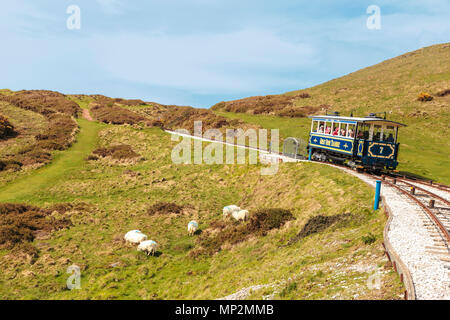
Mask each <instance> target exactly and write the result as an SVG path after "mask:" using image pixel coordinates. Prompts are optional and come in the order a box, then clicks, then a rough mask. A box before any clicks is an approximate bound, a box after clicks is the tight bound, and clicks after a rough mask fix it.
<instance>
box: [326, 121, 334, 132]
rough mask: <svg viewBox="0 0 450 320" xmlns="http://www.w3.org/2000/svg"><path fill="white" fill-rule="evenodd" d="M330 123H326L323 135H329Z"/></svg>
mask: <svg viewBox="0 0 450 320" xmlns="http://www.w3.org/2000/svg"><path fill="white" fill-rule="evenodd" d="M332 126H333V125H332V123H331V122H326V123H325V134H331V127H332Z"/></svg>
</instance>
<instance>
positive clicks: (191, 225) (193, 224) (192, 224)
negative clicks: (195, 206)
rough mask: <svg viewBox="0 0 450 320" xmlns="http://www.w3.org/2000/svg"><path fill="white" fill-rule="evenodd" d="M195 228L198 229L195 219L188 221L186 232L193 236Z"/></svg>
mask: <svg viewBox="0 0 450 320" xmlns="http://www.w3.org/2000/svg"><path fill="white" fill-rule="evenodd" d="M197 230H198V223H197V222H196V221H191V222H189V223H188V232H189V235H190V236H193V235H194V233H195V232H196V231H197Z"/></svg>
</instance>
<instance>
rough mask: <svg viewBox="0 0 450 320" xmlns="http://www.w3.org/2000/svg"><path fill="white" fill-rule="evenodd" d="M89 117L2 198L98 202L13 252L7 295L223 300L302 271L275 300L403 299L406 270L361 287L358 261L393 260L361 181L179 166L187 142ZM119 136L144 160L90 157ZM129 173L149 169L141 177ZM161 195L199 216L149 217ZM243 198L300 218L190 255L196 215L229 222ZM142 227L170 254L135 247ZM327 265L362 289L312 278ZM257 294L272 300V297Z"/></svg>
mask: <svg viewBox="0 0 450 320" xmlns="http://www.w3.org/2000/svg"><path fill="white" fill-rule="evenodd" d="M79 123H80V127H81V130H80V133H79V136H78V139H77V142H76V143H75V144H74V145H73V147H72V148H71V149H68V150H67V151H64V152H62V153H61V154H58V155H57V157H55V159H54V161H53V163H52V164H50V165H48V166H46V167H44V168H42V169H39V170H37V171H35V172H34V173H33V174H31V175H30V176H29V177H27V178H23V179H19V180H17V181H16V182H15V183H13V184H10V185H8V186H6V187H5V188H4V189H2V190H0V195H1V196H0V200H1V201H14V202H27V203H30V204H37V205H44V206H47V205H50V204H52V203H60V202H72V203H86V204H87V205H88V207H90V208H91V209H90V210H89V211H88V212H85V211H80V210H74V211H73V212H69V213H68V214H67V215H68V216H69V217H70V218H71V220H72V222H73V224H74V225H73V226H72V227H71V228H70V229H68V230H61V231H58V232H55V233H53V234H52V235H51V236H50V237H49V238H47V239H39V240H35V241H34V245H35V246H36V247H38V248H39V249H40V255H39V258H38V259H37V260H36V262H35V263H33V264H32V265H30V264H29V263H27V262H26V257H25V258H24V257H23V256H22V255H20V254H16V253H14V252H2V253H1V254H0V267H1V268H2V273H1V274H0V298H4V299H17V298H19V299H43V298H45V299H189V298H191V299H213V298H219V297H222V296H225V295H228V294H231V293H233V292H235V291H237V290H239V289H241V288H243V287H247V286H251V285H255V284H268V283H273V282H279V281H283V280H286V279H288V278H289V277H293V276H294V275H295V276H296V279H298V283H297V285H296V287H295V286H294V285H292V286H291V287H290V289H289V290H287V291H286V292H285V293H284V294H283V296H281V295H278V296H277V295H276V296H275V297H278V298H283V299H293V298H306V299H311V298H314V299H323V298H332V297H333V296H335V295H336V292H335V291H339V292H338V294H339V296H338V298H348V299H350V298H354V297H358V298H367V299H375V298H376V299H396V298H398V297H399V295H400V294H401V291H402V285H401V284H400V282H399V280H398V276H397V275H396V274H394V273H386V274H383V285H384V286H383V289H382V290H380V291H379V292H372V291H370V290H368V289H367V288H366V287H364V286H363V285H361V284H364V278H367V277H368V276H369V273H365V272H362V273H361V272H360V273H355V272H349V273H348V274H347V271H346V270H350V269H351V267H352V265H354V263H355V259H356V258H355V257H358V261H359V263H362V264H367V265H369V266H372V267H375V268H377V269H380V268H382V267H383V266H384V265H385V263H386V262H387V260H386V258H385V256H384V251H383V247H382V245H381V242H382V230H383V226H384V223H385V218H384V215H383V214H382V213H381V212H376V213H374V212H373V211H372V210H371V209H370V208H371V205H372V204H371V199H372V197H373V190H372V189H371V188H370V187H368V186H366V185H365V184H364V183H363V182H361V181H359V180H358V179H356V178H354V177H352V176H349V175H345V174H343V173H342V172H340V171H339V170H336V169H334V168H331V167H327V166H320V165H316V164H309V163H304V164H283V165H281V166H280V170H279V172H278V173H277V174H276V175H274V176H261V175H260V174H259V169H260V166H259V165H257V166H249V165H174V164H172V163H171V160H170V152H171V150H172V148H173V146H174V145H175V144H176V142H173V141H170V136H169V135H167V134H165V133H163V132H162V131H161V130H159V129H134V128H131V127H127V126H111V125H100V124H97V123H95V122H87V121H84V120H79ZM119 143H121V144H130V145H131V146H132V147H133V149H134V150H135V151H136V152H138V153H139V154H141V155H142V156H143V157H144V160H143V161H141V162H138V163H123V164H118V163H113V162H108V161H107V160H102V161H90V162H87V161H85V158H86V156H87V155H88V154H89V153H90V152H91V151H92V150H93V148H94V147H95V146H97V145H98V146H108V145H112V144H119ZM129 170H131V171H134V172H138V173H140V175H138V176H133V175H129V174H128V171H129ZM162 178H164V179H162ZM157 201H169V202H175V203H177V204H180V205H184V206H187V211H186V212H185V213H183V214H181V215H178V216H177V215H156V216H149V215H147V213H146V208H148V206H150V205H151V204H153V203H155V202H157ZM231 203H236V204H238V205H240V206H242V207H244V208H248V209H250V210H253V209H256V208H260V207H269V208H270V207H280V208H285V209H289V210H291V211H292V213H293V215H294V216H295V218H296V220H294V221H291V222H289V223H287V224H286V225H285V226H284V227H283V228H282V229H280V230H274V231H271V232H270V233H269V234H268V235H266V236H257V237H256V236H255V237H252V238H251V239H249V240H247V241H245V242H243V243H241V244H239V245H236V246H234V247H225V248H223V250H222V251H221V252H219V253H218V254H216V255H214V256H211V257H210V256H202V257H199V258H198V259H193V258H191V257H190V256H189V251H190V250H191V249H194V248H195V247H196V246H197V245H198V244H197V243H196V241H195V237H189V236H188V235H187V230H186V226H187V223H188V222H189V221H190V220H193V219H195V220H197V221H199V223H200V228H201V229H203V230H205V229H207V228H208V226H209V225H210V223H211V222H213V221H215V220H219V219H222V213H221V209H222V207H223V206H224V205H228V204H231ZM344 212H351V213H352V214H354V219H352V220H351V221H347V222H346V223H343V224H338V225H335V226H332V227H331V228H330V229H327V230H326V231H325V232H323V233H320V234H317V235H313V236H310V237H308V238H305V239H303V240H301V241H299V242H297V243H296V244H294V245H291V246H287V247H282V245H284V244H286V242H287V241H288V240H289V239H290V238H291V237H293V236H295V235H296V234H297V233H298V231H299V230H300V229H301V227H302V226H303V225H304V224H305V223H306V221H307V220H308V218H309V217H312V216H314V215H317V214H327V215H332V214H338V213H344ZM136 228H138V229H140V230H142V231H143V232H145V233H146V234H147V235H148V236H149V238H150V239H153V240H156V241H157V242H158V243H159V244H160V245H161V249H160V252H161V255H160V256H159V257H147V256H146V255H144V254H142V253H139V252H137V250H136V248H135V247H127V246H125V245H124V243H123V241H122V238H123V235H124V233H126V232H127V231H128V230H131V229H136ZM368 233H372V234H374V235H375V237H376V241H375V242H374V243H372V244H370V245H366V244H364V243H363V242H362V240H361V239H362V236H364V235H367V234H368ZM24 259H25V260H24ZM72 263H74V264H77V265H79V266H80V267H81V272H82V279H81V285H82V289H81V290H74V291H68V290H65V289H64V288H65V283H66V280H67V278H68V276H69V275H67V274H66V268H67V267H68V266H69V265H70V264H72ZM337 263H339V267H338V266H337ZM112 264H117V267H111V265H112ZM317 270H323V271H322V272H323V273H324V274H325V275H329V276H330V277H340V279H345V281H347V282H348V283H350V284H351V285H349V286H348V288H347V289H342V290H338V286H339V284H338V283H337V282H334V283H333V284H332V285H331V286H330V284H329V280H327V279H328V278H327V276H322V277H315V278H314V279H312V278H309V276H308V279H309V280H308V281H306V280H302V279H304V276H303V274H305V275H308V274H311V273H314V274H315V273H316V272H317ZM30 271H31V272H32V275H31V276H30V273H29V272H30ZM342 272H344V274H341V273H342ZM237 275H238V276H237ZM6 283H8V285H6ZM311 283H313V284H314V285H315V286H316V287H315V289H312V287H311ZM294 287H295V288H294ZM280 292H281V291H280ZM306 292H309V293H311V295H310V296H308V295H307V294H306ZM253 295H254V296H255V297H257V298H261V295H262V292H255V293H253ZM335 298H336V297H335Z"/></svg>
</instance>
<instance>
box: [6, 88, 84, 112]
mask: <svg viewBox="0 0 450 320" xmlns="http://www.w3.org/2000/svg"><path fill="white" fill-rule="evenodd" d="M0 100H3V101H6V102H8V103H10V104H12V105H15V106H16V107H19V108H22V109H26V110H31V111H34V112H37V113H40V114H42V115H49V114H52V113H56V112H59V113H64V114H66V115H69V116H73V117H77V116H78V114H79V113H81V108H80V107H79V106H78V104H76V103H75V102H73V101H70V100H68V99H66V96H65V95H63V94H62V93H59V92H54V91H47V90H24V91H17V92H14V93H13V94H11V95H0Z"/></svg>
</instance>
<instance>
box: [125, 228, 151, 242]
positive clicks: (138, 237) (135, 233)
mask: <svg viewBox="0 0 450 320" xmlns="http://www.w3.org/2000/svg"><path fill="white" fill-rule="evenodd" d="M124 239H125V241H126V243H130V244H139V243H141V242H142V241H145V240H147V236H146V235H145V234H143V233H142V232H141V231H139V230H131V231H129V232H127V234H126V235H125V237H124Z"/></svg>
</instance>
